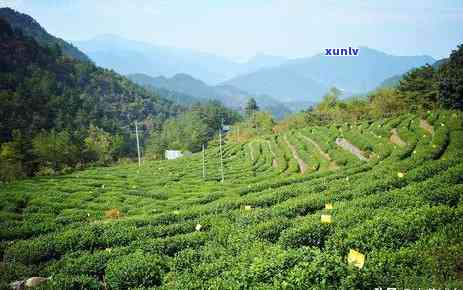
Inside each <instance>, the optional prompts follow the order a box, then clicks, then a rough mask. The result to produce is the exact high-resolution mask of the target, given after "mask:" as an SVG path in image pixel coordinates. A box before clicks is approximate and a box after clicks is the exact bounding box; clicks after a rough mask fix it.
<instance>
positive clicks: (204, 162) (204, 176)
mask: <svg viewBox="0 0 463 290" xmlns="http://www.w3.org/2000/svg"><path fill="white" fill-rule="evenodd" d="M205 157H206V156H205V152H204V144H203V179H206V158H205Z"/></svg>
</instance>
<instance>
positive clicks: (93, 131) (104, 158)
mask: <svg viewBox="0 0 463 290" xmlns="http://www.w3.org/2000/svg"><path fill="white" fill-rule="evenodd" d="M84 143H85V148H86V150H85V153H86V157H87V158H88V159H90V160H94V161H97V163H98V164H101V165H106V164H108V163H109V162H110V161H112V160H113V159H114V157H115V154H116V152H117V151H118V150H119V149H120V148H121V146H122V144H123V141H122V137H121V136H119V135H115V136H111V135H110V134H109V133H108V132H105V131H104V130H103V129H100V128H98V127H95V126H93V125H91V126H90V128H89V129H88V136H87V138H85V140H84Z"/></svg>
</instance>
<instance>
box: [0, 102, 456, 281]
mask: <svg viewBox="0 0 463 290" xmlns="http://www.w3.org/2000/svg"><path fill="white" fill-rule="evenodd" d="M420 118H421V117H418V116H415V115H411V114H408V115H403V116H401V117H398V118H392V119H386V120H379V121H376V122H365V123H360V124H336V125H332V126H331V127H310V128H305V129H302V130H298V131H295V132H288V133H287V134H285V136H282V135H272V136H264V137H259V138H257V139H254V140H252V141H251V142H250V143H243V144H236V143H227V144H225V145H224V146H223V148H224V172H225V182H224V183H223V184H222V183H221V182H220V170H219V159H218V156H219V150H218V146H217V144H215V145H214V144H210V146H209V149H208V150H207V152H206V159H207V162H206V173H207V176H206V179H205V180H204V179H203V178H202V155H201V154H194V155H193V156H192V157H189V158H183V159H178V160H173V161H157V162H144V164H143V166H142V168H141V170H138V168H137V166H136V164H121V165H118V166H114V167H110V168H94V169H89V170H85V171H82V172H75V173H73V174H70V175H65V176H58V177H41V178H39V177H38V178H33V179H29V180H25V181H21V182H17V183H14V184H8V185H3V186H2V188H1V189H0V194H1V196H2V199H1V211H0V216H1V218H0V224H1V227H0V235H1V243H0V245H1V246H0V250H1V254H2V257H3V259H2V261H3V262H2V263H1V264H0V275H1V276H0V280H1V281H2V283H4V284H2V286H5V283H7V282H12V281H15V280H19V279H24V278H27V277H31V276H43V277H49V276H52V279H50V280H49V281H47V282H46V283H45V284H43V285H42V287H44V288H50V289H127V288H136V287H138V288H155V287H159V288H162V289H203V288H212V289H238V288H254V289H374V288H375V287H383V288H386V287H398V288H413V289H415V288H418V287H421V288H426V289H427V288H431V287H436V288H437V287H440V288H444V287H448V288H452V289H453V288H455V287H456V288H459V289H461V288H462V287H463V272H462V269H463V202H462V193H463V151H462V148H463V147H462V146H463V124H462V123H463V122H462V120H463V117H462V114H461V113H456V112H448V111H441V112H431V113H429V114H428V115H427V116H426V119H427V122H428V123H429V124H430V125H431V126H433V134H432V135H431V134H429V133H428V132H427V130H425V129H423V128H422V126H420V124H422V122H421V121H420ZM393 129H394V134H395V135H397V136H399V137H400V139H401V140H403V141H404V142H405V143H406V145H405V146H399V145H397V144H394V143H391V142H389V139H390V136H391V130H393ZM304 136H305V137H307V138H310V140H312V141H313V142H308V141H307V138H305V137H304ZM285 138H287V139H285ZM336 138H344V139H346V140H349V142H351V143H352V144H353V145H354V146H356V147H358V148H359V149H360V150H362V151H363V152H365V153H366V154H367V155H368V157H369V160H368V161H361V160H359V159H358V158H356V157H355V156H353V155H352V154H350V153H349V152H347V151H345V150H343V149H342V148H340V147H339V146H337V145H336V144H335V140H336ZM285 140H288V143H290V144H292V145H293V146H294V150H295V151H296V152H297V155H298V156H299V157H300V159H302V160H303V161H304V163H305V164H307V170H306V172H304V174H302V175H301V173H300V170H299V166H298V162H297V161H296V160H295V159H294V154H293V152H292V151H291V149H290V148H289V147H288V144H287V142H285ZM315 144H317V145H318V146H316V145H315ZM322 152H324V153H325V154H326V155H325V154H322ZM327 155H328V156H330V159H331V160H328V159H327V158H326V156H327ZM332 161H334V162H336V165H337V169H336V170H332V168H330V162H332ZM327 204H329V205H330V206H332V209H328V208H330V206H327ZM111 209H112V210H111ZM321 215H330V216H331V221H332V222H331V223H321ZM350 250H356V251H358V252H360V253H361V254H363V255H364V258H365V260H364V264H363V267H361V268H359V267H356V266H355V265H353V264H350V263H348V259H347V256H348V253H349V251H350Z"/></svg>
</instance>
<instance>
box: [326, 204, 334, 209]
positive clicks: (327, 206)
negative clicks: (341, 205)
mask: <svg viewBox="0 0 463 290" xmlns="http://www.w3.org/2000/svg"><path fill="white" fill-rule="evenodd" d="M325 209H333V205H332V204H331V203H327V204H325Z"/></svg>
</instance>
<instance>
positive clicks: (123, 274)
mask: <svg viewBox="0 0 463 290" xmlns="http://www.w3.org/2000/svg"><path fill="white" fill-rule="evenodd" d="M166 270H167V265H166V263H165V262H164V261H163V259H162V258H161V257H159V256H155V255H151V254H145V253H143V252H142V251H136V252H134V253H133V254H129V255H127V256H122V257H120V258H117V259H115V260H113V261H111V262H110V263H109V264H108V268H107V271H106V280H107V283H108V286H109V287H110V288H111V289H128V288H134V287H155V286H159V285H161V282H162V276H163V275H164V273H165V272H166Z"/></svg>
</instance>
